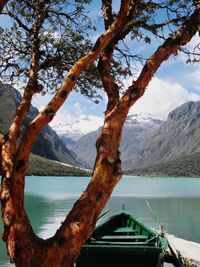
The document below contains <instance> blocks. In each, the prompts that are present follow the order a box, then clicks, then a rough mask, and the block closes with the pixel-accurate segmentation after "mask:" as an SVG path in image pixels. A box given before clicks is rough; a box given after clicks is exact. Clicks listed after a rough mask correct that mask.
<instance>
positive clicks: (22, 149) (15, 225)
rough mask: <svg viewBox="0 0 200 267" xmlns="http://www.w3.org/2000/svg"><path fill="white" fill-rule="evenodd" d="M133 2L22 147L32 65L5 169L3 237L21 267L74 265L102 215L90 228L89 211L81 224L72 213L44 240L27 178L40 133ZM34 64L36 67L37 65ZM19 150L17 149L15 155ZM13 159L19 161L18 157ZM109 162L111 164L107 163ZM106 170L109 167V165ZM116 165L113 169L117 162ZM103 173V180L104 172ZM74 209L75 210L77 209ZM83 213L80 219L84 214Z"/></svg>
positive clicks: (72, 72)
mask: <svg viewBox="0 0 200 267" xmlns="http://www.w3.org/2000/svg"><path fill="white" fill-rule="evenodd" d="M129 3H130V1H122V4H121V9H120V12H119V14H118V16H117V17H116V19H115V21H114V22H113V24H112V25H111V26H110V28H109V29H108V30H107V32H106V33H104V34H103V35H102V36H101V37H100V38H99V39H98V40H97V42H96V44H95V45H94V48H93V50H92V51H91V52H90V53H89V54H88V55H86V56H84V57H83V58H81V59H79V60H78V61H77V62H76V63H75V65H74V66H73V67H72V68H71V70H70V71H69V73H68V75H67V77H66V79H65V81H64V82H63V85H62V86H61V88H60V89H59V90H58V92H57V94H56V95H55V97H54V98H53V99H52V101H51V102H50V103H49V104H48V106H47V107H46V108H45V109H44V110H43V111H42V112H41V113H40V114H39V115H38V116H37V117H36V118H35V119H34V120H33V121H32V122H31V123H30V125H29V127H28V129H27V131H26V134H25V136H24V138H23V139H22V141H21V143H20V145H19V148H17V147H16V146H15V142H16V138H15V137H16V136H17V132H18V131H19V129H20V125H21V123H22V121H23V118H24V116H25V114H26V112H27V109H28V108H29V105H30V102H31V98H32V95H33V93H34V92H35V90H33V91H32V90H31V88H34V86H35V81H36V79H34V77H35V76H34V75H35V73H34V68H33V67H32V69H33V72H32V73H31V74H30V75H31V77H32V81H33V83H34V84H33V85H34V86H32V84H31V83H29V84H28V88H29V90H25V94H28V96H27V95H25V94H24V98H23V100H24V102H23V100H22V103H21V105H20V107H19V109H18V111H17V114H16V116H15V119H14V122H13V124H12V126H11V128H10V131H9V136H8V137H9V138H8V140H7V141H6V142H5V143H4V144H3V153H2V158H3V160H2V169H3V170H2V172H3V173H2V186H1V202H2V213H3V221H4V228H5V229H4V240H6V242H7V249H8V253H9V256H10V259H11V262H14V263H15V264H16V266H20V267H24V266H27V267H28V266H38V267H39V266H48V267H50V266H54V267H55V266H72V264H73V263H74V261H75V260H76V258H77V256H78V253H79V251H80V247H81V245H82V244H83V242H84V240H85V239H86V238H87V237H88V236H89V234H90V233H91V231H92V228H93V227H94V225H95V223H96V220H97V217H98V216H97V215H94V218H95V219H94V218H93V216H92V217H91V218H93V222H92V224H88V225H89V229H88V228H87V227H86V225H87V221H88V220H90V218H89V217H88V213H87V212H86V215H85V214H84V215H83V217H82V220H83V222H82V223H81V222H79V221H78V218H77V217H76V220H75V219H74V217H73V216H72V219H70V216H69V217H68V218H67V219H66V223H64V224H63V225H62V226H61V228H60V230H59V231H58V232H57V234H56V235H55V236H54V237H53V238H51V239H49V240H42V239H39V238H38V237H36V236H35V234H34V233H33V230H32V227H31V225H30V222H29V220H28V217H27V215H26V212H25V209H24V177H25V171H26V168H27V164H28V158H29V154H30V150H31V146H32V144H33V142H34V140H35V138H36V137H37V135H38V133H39V132H40V131H41V129H42V128H43V127H44V126H45V125H46V124H47V123H49V122H50V121H51V120H52V119H53V117H54V115H55V113H56V112H57V110H58V109H59V108H60V107H61V105H62V104H63V103H64V101H65V100H66V98H67V97H68V95H69V93H70V92H71V90H72V88H73V87H74V85H75V83H76V81H77V79H78V77H79V75H80V73H81V72H82V71H83V70H84V69H85V68H86V67H87V66H89V65H90V64H91V63H92V62H94V60H96V59H97V57H98V56H99V54H100V53H101V51H102V50H103V49H104V47H105V46H106V45H107V44H108V43H109V42H110V41H111V40H112V39H113V38H114V36H115V35H116V34H117V33H118V32H119V31H120V29H121V27H122V26H123V25H124V21H125V18H126V15H127V11H128V8H129ZM36 54H37V53H36ZM35 56H36V55H35V54H34V53H33V63H34V61H37V58H36V57H35ZM32 66H34V67H35V65H34V64H33V65H32ZM36 71H37V69H36ZM36 71H35V72H36ZM32 74H33V76H32ZM16 148H17V151H16V153H14V152H15V150H16ZM13 159H15V160H14V161H13ZM105 164H106V166H107V163H106V162H105ZM99 168H100V167H99ZM103 169H105V166H104V164H103ZM111 169H112V170H113V167H112V166H111ZM107 173H108V171H107ZM109 176H110V175H109ZM98 177H99V179H100V176H99V174H98ZM96 183H98V182H95V186H96ZM97 188H98V187H97ZM91 190H92V191H93V190H96V189H93V188H92V189H91ZM94 193H95V192H93V195H92V196H91V197H92V199H90V198H89V199H87V201H89V202H90V201H91V203H93V202H94V199H95V201H96V202H98V203H101V199H104V198H103V197H102V196H103V193H99V192H97V195H98V197H96V193H95V194H94ZM83 199H85V196H83V197H82V198H81V202H82V201H83ZM103 203H104V202H103ZM87 204H88V202H87ZM81 205H82V204H81ZM95 206H96V203H95V202H94V204H93V206H91V208H92V209H93V208H94V207H95ZM86 208H87V209H88V206H86ZM91 208H89V209H91ZM101 209H102V205H101V208H100V206H99V210H98V211H95V212H97V213H98V214H99V213H100V210H101ZM86 211H87V210H86ZM73 212H74V213H75V214H76V213H77V210H75V211H73ZM73 212H72V214H73ZM93 212H94V211H93ZM79 217H80V218H81V216H79ZM64 244H65V246H64ZM55 255H56V257H55Z"/></svg>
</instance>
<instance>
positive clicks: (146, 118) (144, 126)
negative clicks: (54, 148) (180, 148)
mask: <svg viewBox="0 0 200 267" xmlns="http://www.w3.org/2000/svg"><path fill="white" fill-rule="evenodd" d="M162 123H163V122H162V121H160V120H157V119H153V118H152V117H151V116H150V115H148V114H136V115H131V116H129V117H128V118H127V121H126V123H125V126H124V129H123V134H122V141H121V148H120V151H121V157H122V161H123V165H124V168H126V169H128V167H129V166H132V161H133V160H134V158H136V157H137V153H138V151H140V150H141V149H142V146H143V144H144V142H145V140H146V139H147V138H149V137H150V136H151V135H152V134H153V133H154V132H155V131H156V130H157V129H158V128H159V127H160V125H161V124H162ZM99 133H100V129H98V130H96V131H93V132H89V133H87V134H86V135H83V136H82V137H81V138H80V139H79V140H77V141H76V142H74V143H73V144H71V145H70V148H71V149H72V150H73V151H74V152H75V153H77V154H78V155H79V157H80V158H81V159H84V160H85V161H86V162H87V163H88V164H89V165H90V167H91V168H92V166H93V164H94V160H95V157H96V148H95V143H96V140H97V137H98V135H99Z"/></svg>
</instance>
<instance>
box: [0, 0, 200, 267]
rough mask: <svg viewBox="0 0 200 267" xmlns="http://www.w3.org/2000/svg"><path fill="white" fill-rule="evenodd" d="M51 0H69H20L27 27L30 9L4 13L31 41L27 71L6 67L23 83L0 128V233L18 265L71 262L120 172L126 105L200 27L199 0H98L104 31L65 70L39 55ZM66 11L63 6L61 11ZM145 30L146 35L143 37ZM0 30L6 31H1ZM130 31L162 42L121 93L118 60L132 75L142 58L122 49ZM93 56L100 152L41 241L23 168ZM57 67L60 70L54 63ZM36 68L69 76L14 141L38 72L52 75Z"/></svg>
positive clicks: (39, 81) (39, 86) (133, 35)
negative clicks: (99, 88) (99, 97)
mask: <svg viewBox="0 0 200 267" xmlns="http://www.w3.org/2000/svg"><path fill="white" fill-rule="evenodd" d="M55 2H56V4H58V5H59V4H62V3H64V2H65V3H66V1H47V0H38V1H22V3H23V4H24V5H26V6H27V8H28V9H29V12H30V11H32V12H34V13H33V15H34V16H31V18H30V20H33V21H31V23H32V27H31V29H29V28H27V25H28V23H27V19H28V16H27V13H26V14H23V10H21V12H22V13H20V12H19V14H21V18H20V19H19V17H18V15H17V14H18V13H17V12H16V13H15V10H20V8H21V7H20V6H17V5H18V4H17V2H15V1H12V2H11V3H10V5H11V8H13V9H12V12H11V13H10V14H9V15H10V16H11V17H12V18H13V19H15V21H16V22H17V25H18V26H17V25H15V26H16V27H20V28H22V29H23V30H24V31H25V33H26V34H28V38H27V40H29V42H28V43H27V44H26V41H25V43H24V45H25V44H26V45H27V46H28V48H29V53H28V54H27V58H29V61H30V62H31V63H30V64H26V65H25V66H28V65H30V67H29V68H27V67H26V68H25V69H23V68H22V66H21V65H19V68H18V67H16V68H15V65H13V66H11V67H13V68H14V69H15V71H16V73H17V75H18V76H19V75H20V73H21V71H22V73H23V76H26V77H27V78H26V79H28V80H27V86H26V88H25V90H24V95H23V98H22V102H21V104H20V105H19V107H18V109H17V111H16V115H15V117H14V119H13V122H12V124H11V126H10V129H9V132H8V133H7V134H6V135H5V134H3V133H2V134H1V135H0V144H1V153H2V185H1V203H2V217H3V222H4V236H3V238H4V240H5V241H6V242H7V249H8V253H9V256H10V259H11V261H12V262H14V263H15V264H16V266H20V267H23V266H44V267H45V266H48V267H51V266H54V267H55V266H73V263H74V262H75V261H76V259H77V256H78V254H79V252H80V249H81V246H82V244H83V243H84V241H85V240H86V239H87V238H88V236H89V235H90V234H91V232H92V230H93V229H94V227H95V224H96V222H97V219H98V217H99V214H100V212H101V210H102V208H103V207H104V205H105V204H106V202H107V200H108V199H109V197H110V194H111V193H112V190H113V188H114V186H115V185H116V184H117V182H118V181H119V180H120V178H121V176H122V171H121V161H120V153H119V150H118V149H119V144H120V138H121V133H122V128H123V124H124V122H125V120H126V117H127V114H128V111H129V109H130V107H132V106H133V105H134V103H135V102H136V101H137V100H138V99H139V98H140V97H142V95H143V94H144V92H145V89H146V87H147V85H148V84H149V82H150V80H151V78H152V77H153V75H154V74H155V72H156V70H157V69H158V68H159V67H160V65H161V64H162V63H163V62H164V61H165V60H167V59H168V58H169V57H170V55H175V54H177V53H178V51H179V50H180V49H182V47H183V46H184V45H186V44H187V43H188V42H189V41H190V40H191V38H192V37H193V36H194V35H195V34H196V33H197V31H198V29H199V25H200V3H199V1H186V2H185V1H166V2H165V1H161V2H159V1H155V2H153V1H137V0H135V1H131V0H126V1H125V0H122V1H121V5H120V10H119V12H118V13H117V14H116V13H115V12H114V10H113V7H112V1H111V0H102V12H103V18H104V24H105V32H104V33H103V34H102V35H101V36H99V38H98V39H97V41H96V43H95V44H94V46H93V47H92V48H91V50H89V49H86V51H85V55H79V56H80V58H79V59H78V57H76V54H75V56H74V57H73V59H72V61H73V64H71V65H70V64H69V65H70V68H69V69H68V67H67V66H68V62H66V61H65V62H64V63H61V64H60V65H59V63H60V62H62V60H63V57H64V54H63V53H62V52H61V56H60V57H58V58H56V64H55V61H53V62H52V61H51V60H50V61H47V60H46V59H47V57H46V59H43V55H44V54H45V53H46V52H47V51H46V50H48V48H49V45H46V50H45V51H43V50H42V47H44V45H43V46H40V45H41V44H42V43H43V44H45V42H49V40H47V41H46V37H45V34H44V25H45V24H44V22H45V19H46V17H47V18H48V16H47V13H46V12H47V10H49V9H48V8H47V7H49V8H50V11H48V12H52V10H51V5H53V4H54V3H55ZM84 2H90V1H74V3H75V4H77V3H78V4H83V3H84ZM69 3H70V2H69ZM20 5H21V3H20ZM58 5H57V7H58ZM54 10H55V9H54ZM66 10H67V9H66ZM66 10H64V11H65V12H66ZM57 11H58V10H57ZM7 12H10V11H9V9H7ZM158 12H161V14H165V15H164V16H163V18H160V17H159V16H158ZM58 13H59V12H57V15H58V16H57V15H56V16H57V19H58V18H60V16H61V14H58ZM169 14H170V15H169ZM64 17H65V18H66V19H69V18H67V15H64ZM32 18H34V19H32ZM70 19H71V18H70ZM59 23H60V21H59ZM72 27H73V26H72ZM166 27H168V28H167V30H165V28H166ZM16 31H18V29H16ZM16 31H15V32H16ZM41 32H43V37H44V39H45V40H44V39H43V37H41V35H40V33H41ZM147 32H148V34H146V33H147ZM25 33H20V34H19V36H20V35H21V37H22V38H24V36H25V35H26V34H25ZM2 34H3V36H4V32H2ZM67 34H69V33H67ZM128 34H130V36H131V38H132V39H135V38H141V39H143V40H144V41H145V42H146V43H147V44H148V43H150V42H151V38H153V36H156V37H157V38H159V39H160V41H161V40H162V44H161V45H160V46H159V47H158V48H157V50H156V51H155V52H154V53H152V55H151V56H150V57H149V58H148V59H147V60H146V61H145V63H144V66H143V67H142V70H141V72H140V73H139V75H138V78H136V79H135V80H133V82H132V83H131V85H130V86H129V87H128V88H126V89H124V90H123V91H121V92H120V90H119V86H118V83H117V81H118V80H119V78H120V77H119V76H120V75H117V76H116V77H115V71H114V68H115V66H116V64H117V62H118V63H119V62H121V63H123V64H124V66H126V65H127V68H125V67H124V68H122V69H123V70H124V71H125V73H129V74H130V75H132V73H131V65H132V64H133V63H132V62H134V60H141V58H140V57H139V56H137V55H132V54H131V53H130V52H129V50H128V49H124V47H123V41H124V39H125V37H126V36H127V35H128ZM166 35H168V36H166ZM26 36H27V35H26ZM47 39H48V38H47ZM4 40H7V39H4ZM63 41H64V40H63ZM87 44H88V43H84V44H83V50H84V45H85V46H86V47H87ZM89 46H90V44H89ZM88 48H89V47H88ZM2 49H3V46H2ZM22 50H23V49H22ZM14 51H15V50H14ZM65 51H66V50H65ZM54 52H55V50H54V49H53V50H51V51H50V53H49V56H50V58H51V59H52V58H53V59H55V57H56V56H57V55H58V54H59V53H58V54H56V53H54ZM56 52H57V51H56ZM20 53H21V52H20ZM47 54H48V53H46V54H45V55H47ZM30 55H31V57H30ZM52 55H53V56H52ZM19 56H20V54H19ZM114 58H115V60H114ZM4 60H5V59H4ZM21 60H22V59H20V60H19V61H18V62H16V55H15V57H14V59H12V58H11V63H13V62H14V63H15V64H16V63H17V64H20V63H21ZM96 60H98V70H99V74H100V77H101V81H102V84H103V88H104V90H105V92H106V94H107V96H108V104H107V108H106V112H105V120H104V125H103V128H102V131H101V133H100V136H99V137H98V140H97V143H96V147H97V157H96V162H95V165H94V169H93V175H92V179H91V182H90V183H89V184H88V186H87V188H86V190H85V192H84V193H83V194H82V195H81V197H80V198H79V200H78V201H77V202H76V203H75V204H74V207H73V208H72V210H71V212H70V213H69V214H68V216H67V217H66V219H65V221H64V222H63V223H62V225H61V227H60V228H59V229H58V230H57V232H56V234H55V235H54V236H53V237H51V238H50V239H47V240H43V239H40V238H38V237H37V236H36V235H35V233H34V232H33V229H32V227H31V224H30V222H29V220H28V217H27V214H26V211H25V208H24V184H25V172H26V168H27V165H28V159H29V154H30V151H31V147H32V144H33V143H34V140H35V139H36V137H37V135H38V134H39V132H40V131H41V130H42V128H43V127H44V126H45V125H46V124H47V123H49V122H50V121H51V120H52V119H53V118H54V116H55V114H56V112H57V111H58V110H59V108H60V107H61V106H62V104H63V103H64V101H65V100H66V99H67V97H68V95H69V94H70V92H71V91H72V89H73V88H74V86H75V85H76V84H77V83H78V81H79V80H78V79H79V77H81V75H82V74H83V73H84V72H85V70H87V69H88V67H89V66H91V65H92V66H93V68H95V64H93V63H94V62H95V61H96ZM117 60H118V61H117ZM9 62H10V61H9ZM9 62H7V63H6V65H3V61H2V63H1V64H0V66H1V69H2V68H3V69H4V75H7V74H8V72H7V71H8V68H5V66H6V67H7V66H9V67H10V65H9ZM42 63H43V64H42ZM115 63H116V64H115ZM55 65H56V66H58V67H55ZM41 66H42V67H43V68H44V69H43V70H46V69H45V67H46V66H48V67H49V66H50V69H49V70H51V68H53V77H54V81H56V79H57V78H58V75H57V76H56V74H55V73H56V71H63V70H61V68H60V66H61V67H64V71H63V72H62V74H63V75H64V74H65V73H66V72H67V73H66V77H65V78H64V81H63V82H62V84H60V87H59V88H58V89H57V90H56V93H55V95H54V96H53V97H52V100H51V101H50V103H49V104H48V105H47V106H46V107H45V108H44V110H43V111H41V112H40V113H39V115H38V116H37V117H36V118H35V119H34V120H33V121H32V122H31V123H30V125H29V126H28V128H27V129H26V132H25V134H24V136H23V137H22V138H21V139H19V133H20V129H21V125H22V123H23V120H24V117H25V115H26V113H27V112H28V109H29V107H30V103H31V99H32V96H33V95H34V94H35V93H38V92H41V90H43V87H44V86H46V88H47V87H48V86H47V85H45V83H43V84H42V77H47V78H50V77H48V76H43V75H47V73H48V72H46V73H45V74H44V73H40V68H41ZM118 66H119V64H118ZM126 70H127V71H126ZM2 73H3V72H2ZM122 73H123V72H122ZM40 74H41V75H40ZM120 74H121V73H120ZM11 77H12V78H14V77H15V72H14V74H12V73H11ZM83 79H84V78H83ZM59 82H60V81H58V84H59ZM54 84H55V82H53V83H51V80H50V87H51V86H53V85H54ZM98 84H99V83H98ZM83 89H84V88H83ZM86 94H87V93H86ZM55 255H56V257H55Z"/></svg>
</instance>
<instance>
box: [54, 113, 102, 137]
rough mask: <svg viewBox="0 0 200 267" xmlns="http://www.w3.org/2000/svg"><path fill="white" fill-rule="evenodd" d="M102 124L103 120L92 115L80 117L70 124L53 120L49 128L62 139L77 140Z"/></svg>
mask: <svg viewBox="0 0 200 267" xmlns="http://www.w3.org/2000/svg"><path fill="white" fill-rule="evenodd" d="M102 124H103V118H101V117H97V116H94V115H81V116H79V117H78V118H77V119H76V120H74V121H72V122H68V121H64V119H62V120H55V121H53V122H52V123H51V127H52V128H53V129H54V131H56V133H57V134H58V135H59V136H61V137H62V138H64V140H65V141H66V142H67V139H68V140H69V139H72V140H73V141H76V140H78V139H79V138H80V137H82V136H83V135H86V134H87V133H89V132H92V131H95V130H97V129H98V128H99V127H101V126H102Z"/></svg>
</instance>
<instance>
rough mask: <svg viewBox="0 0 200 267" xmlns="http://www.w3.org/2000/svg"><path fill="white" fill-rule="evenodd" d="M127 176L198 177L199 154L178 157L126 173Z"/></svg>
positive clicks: (199, 174)
mask: <svg viewBox="0 0 200 267" xmlns="http://www.w3.org/2000/svg"><path fill="white" fill-rule="evenodd" d="M126 174H128V175H136V176H160V177H164V176H173V177H200V152H198V153H195V154H192V155H189V156H183V157H179V158H177V159H174V160H170V161H167V162H164V163H160V164H156V165H153V166H150V167H147V168H141V169H134V170H130V171H127V172H126Z"/></svg>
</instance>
